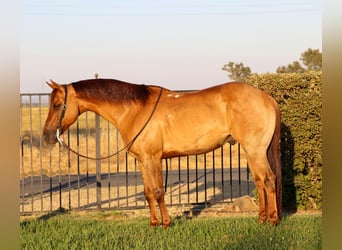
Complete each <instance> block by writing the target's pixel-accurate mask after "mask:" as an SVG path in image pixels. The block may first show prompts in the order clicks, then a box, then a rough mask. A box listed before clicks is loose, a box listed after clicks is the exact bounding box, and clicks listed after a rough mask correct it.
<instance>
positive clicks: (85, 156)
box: [56, 86, 163, 160]
mask: <svg viewBox="0 0 342 250" xmlns="http://www.w3.org/2000/svg"><path fill="white" fill-rule="evenodd" d="M65 89H67V88H66V86H65ZM162 92H163V88H160V92H159V95H158V98H157V101H156V102H155V104H154V107H153V110H152V112H151V114H150V116H149V117H148V119H147V120H146V122H145V124H144V126H143V127H142V128H141V129H140V130H139V132H138V133H137V134H136V136H134V137H133V139H132V140H131V141H130V142H129V143H128V144H127V145H126V146H124V147H123V148H121V149H120V150H119V151H117V152H115V153H113V154H111V155H108V156H103V157H91V156H87V155H83V154H81V153H79V152H77V151H75V150H73V149H72V148H70V147H69V146H68V145H67V144H66V143H65V142H64V140H63V138H61V137H60V135H61V133H60V129H61V123H62V119H63V116H64V113H65V109H66V98H67V97H66V95H65V100H64V105H63V111H62V116H61V119H60V123H59V126H58V128H57V131H56V137H57V140H58V142H59V143H60V144H61V145H62V146H64V147H66V148H67V149H68V150H69V151H71V152H72V153H74V154H76V155H78V156H80V157H82V158H86V159H90V160H105V159H108V158H111V157H113V156H115V155H118V154H120V153H121V152H122V151H124V150H125V149H127V151H129V149H130V148H131V147H132V145H133V143H134V142H135V141H136V140H137V139H138V137H139V135H140V134H141V133H142V132H143V130H144V129H145V127H146V126H147V124H148V123H149V122H150V120H151V119H152V116H153V114H154V112H155V111H156V109H157V105H158V103H159V101H160V98H161V95H162ZM65 94H67V92H66V93H65Z"/></svg>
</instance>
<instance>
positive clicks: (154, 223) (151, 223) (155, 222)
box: [150, 221, 160, 227]
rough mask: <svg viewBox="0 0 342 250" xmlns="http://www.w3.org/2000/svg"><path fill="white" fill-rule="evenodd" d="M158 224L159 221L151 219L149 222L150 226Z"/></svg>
mask: <svg viewBox="0 0 342 250" xmlns="http://www.w3.org/2000/svg"><path fill="white" fill-rule="evenodd" d="M159 224H160V223H159V221H151V222H150V226H151V227H156V226H159Z"/></svg>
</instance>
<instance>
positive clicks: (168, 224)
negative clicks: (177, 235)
mask: <svg viewBox="0 0 342 250" xmlns="http://www.w3.org/2000/svg"><path fill="white" fill-rule="evenodd" d="M162 226H163V228H164V229H165V228H169V227H170V226H171V221H170V222H168V223H163V225H162Z"/></svg>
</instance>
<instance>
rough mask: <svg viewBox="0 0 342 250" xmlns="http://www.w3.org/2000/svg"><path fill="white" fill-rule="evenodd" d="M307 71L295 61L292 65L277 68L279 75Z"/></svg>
mask: <svg viewBox="0 0 342 250" xmlns="http://www.w3.org/2000/svg"><path fill="white" fill-rule="evenodd" d="M303 72H305V69H304V68H303V66H302V65H301V64H300V62H298V61H294V62H293V63H292V64H288V65H287V66H286V67H285V66H280V67H278V68H277V73H279V74H281V73H303Z"/></svg>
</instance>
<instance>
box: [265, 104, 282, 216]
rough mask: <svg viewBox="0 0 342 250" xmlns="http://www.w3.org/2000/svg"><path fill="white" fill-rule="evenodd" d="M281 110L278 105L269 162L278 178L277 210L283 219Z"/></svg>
mask: <svg viewBox="0 0 342 250" xmlns="http://www.w3.org/2000/svg"><path fill="white" fill-rule="evenodd" d="M280 127H281V121H280V110H279V106H278V105H276V127H275V130H274V134H273V138H272V141H271V144H270V146H269V148H268V150H267V158H268V162H269V164H270V166H271V169H272V172H273V173H274V174H275V176H276V197H277V209H278V217H279V218H281V214H282V199H283V197H282V181H281V162H280V138H281V137H280Z"/></svg>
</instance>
